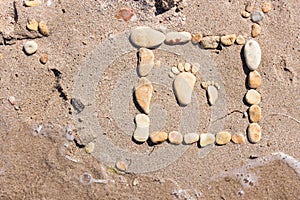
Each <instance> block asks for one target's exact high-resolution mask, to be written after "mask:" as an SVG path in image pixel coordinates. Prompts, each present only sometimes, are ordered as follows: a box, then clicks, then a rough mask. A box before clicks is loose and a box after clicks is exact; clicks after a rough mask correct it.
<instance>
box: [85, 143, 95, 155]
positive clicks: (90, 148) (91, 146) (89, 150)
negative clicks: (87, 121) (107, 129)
mask: <svg viewBox="0 0 300 200" xmlns="http://www.w3.org/2000/svg"><path fill="white" fill-rule="evenodd" d="M94 149H95V143H93V142H90V143H88V144H87V145H86V146H85V152H87V153H92V152H93V151H94Z"/></svg>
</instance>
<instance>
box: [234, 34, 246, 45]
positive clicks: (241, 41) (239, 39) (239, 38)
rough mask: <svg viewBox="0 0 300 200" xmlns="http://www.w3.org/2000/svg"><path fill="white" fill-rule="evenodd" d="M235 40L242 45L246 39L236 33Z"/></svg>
mask: <svg viewBox="0 0 300 200" xmlns="http://www.w3.org/2000/svg"><path fill="white" fill-rule="evenodd" d="M235 42H236V43H237V44H238V45H244V44H245V43H246V40H245V38H244V37H243V36H242V35H238V36H237V37H236V39H235Z"/></svg>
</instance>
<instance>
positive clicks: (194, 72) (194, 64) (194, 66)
mask: <svg viewBox="0 0 300 200" xmlns="http://www.w3.org/2000/svg"><path fill="white" fill-rule="evenodd" d="M199 68H200V65H199V63H192V69H191V72H192V73H193V74H196V73H197V72H198V71H199Z"/></svg>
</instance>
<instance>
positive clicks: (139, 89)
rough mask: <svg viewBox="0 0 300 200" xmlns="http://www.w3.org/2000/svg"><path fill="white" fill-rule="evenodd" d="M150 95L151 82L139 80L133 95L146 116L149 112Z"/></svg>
mask: <svg viewBox="0 0 300 200" xmlns="http://www.w3.org/2000/svg"><path fill="white" fill-rule="evenodd" d="M152 93H153V86H152V84H151V82H150V81H149V80H148V79H147V78H145V77H142V78H140V79H139V82H138V84H137V86H136V87H135V92H134V94H135V99H136V101H137V103H138V104H139V106H140V107H141V109H142V110H143V111H144V112H145V113H146V114H149V112H150V102H151V98H152Z"/></svg>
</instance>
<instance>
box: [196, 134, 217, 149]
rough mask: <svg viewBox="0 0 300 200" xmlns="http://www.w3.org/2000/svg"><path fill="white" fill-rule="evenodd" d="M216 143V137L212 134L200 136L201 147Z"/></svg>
mask: <svg viewBox="0 0 300 200" xmlns="http://www.w3.org/2000/svg"><path fill="white" fill-rule="evenodd" d="M215 141H216V137H215V135H214V134H212V133H202V134H201V135H200V146H201V147H205V146H207V145H211V144H214V143H215Z"/></svg>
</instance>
